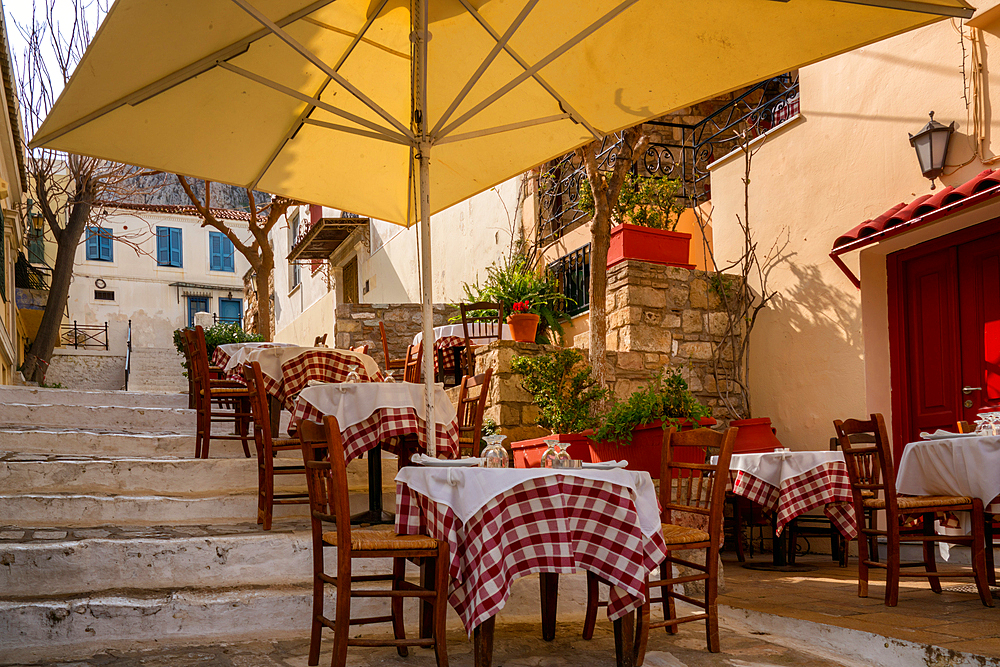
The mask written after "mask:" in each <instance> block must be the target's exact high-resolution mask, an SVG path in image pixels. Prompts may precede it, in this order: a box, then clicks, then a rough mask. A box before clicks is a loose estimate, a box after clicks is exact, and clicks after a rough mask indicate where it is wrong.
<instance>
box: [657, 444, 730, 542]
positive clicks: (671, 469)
mask: <svg viewBox="0 0 1000 667" xmlns="http://www.w3.org/2000/svg"><path fill="white" fill-rule="evenodd" d="M737 431H739V429H737V428H728V429H726V430H725V431H723V432H721V433H720V432H719V431H713V430H711V429H707V428H696V429H693V430H690V431H678V430H677V427H676V426H671V427H670V428H669V429H667V431H666V432H665V433H664V434H663V452H662V455H661V457H660V508H661V513H660V516H661V518H662V520H663V522H664V523H672V521H671V519H672V518H673V517H672V514H673V512H681V513H684V512H687V513H691V514H700V515H702V516H707V517H708V531H707V532H708V534H709V535H710V536H712V544H713V545H715V546H717V545H718V536H719V535H720V534H721V532H722V511H723V507H724V505H725V501H726V484H727V482H728V481H729V461H730V459H731V458H732V456H733V446H734V444H735V443H736V433H737ZM674 447H698V448H701V450H702V451H703V452H704V453H705V457H704V459H703V460H705V461H707V460H708V453H709V451H710V450H716V449H717V450H718V457H719V458H718V460H717V462H716V463H715V464H711V463H682V462H679V461H678V462H675V461H674V460H673V456H672V451H673V448H674Z"/></svg>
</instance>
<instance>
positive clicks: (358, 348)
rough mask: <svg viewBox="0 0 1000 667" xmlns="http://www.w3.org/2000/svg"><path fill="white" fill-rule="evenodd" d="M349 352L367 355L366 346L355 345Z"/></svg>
mask: <svg viewBox="0 0 1000 667" xmlns="http://www.w3.org/2000/svg"><path fill="white" fill-rule="evenodd" d="M351 352H357V353H358V354H368V345H367V344H365V345H355V346H354V347H352V348H351Z"/></svg>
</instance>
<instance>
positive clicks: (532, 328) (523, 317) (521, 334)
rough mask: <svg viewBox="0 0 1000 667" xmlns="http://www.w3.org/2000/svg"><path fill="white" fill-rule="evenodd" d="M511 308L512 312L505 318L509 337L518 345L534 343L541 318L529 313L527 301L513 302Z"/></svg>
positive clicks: (529, 307)
mask: <svg viewBox="0 0 1000 667" xmlns="http://www.w3.org/2000/svg"><path fill="white" fill-rule="evenodd" d="M511 307H512V308H513V311H514V312H512V313H511V314H510V315H508V316H507V327H508V328H509V329H510V337H511V338H512V339H514V340H516V341H517V342H519V343H534V342H535V334H536V333H537V331H538V321H539V320H540V319H541V316H539V315H537V314H535V313H533V312H531V304H530V303H529V302H528V301H515V302H514V304H513V305H512V306H511Z"/></svg>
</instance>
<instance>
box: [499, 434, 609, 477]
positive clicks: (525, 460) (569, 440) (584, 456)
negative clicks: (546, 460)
mask: <svg viewBox="0 0 1000 667" xmlns="http://www.w3.org/2000/svg"><path fill="white" fill-rule="evenodd" d="M592 434H593V431H584V432H583V433H553V434H552V435H547V436H545V437H544V438H531V439H530V440H518V441H517V442H512V443H510V449H511V451H512V452H513V453H514V467H515V468H537V467H539V466H540V465H541V463H542V454H544V453H545V450H546V449H548V446H547V445H546V444H545V441H546V440H558V441H559V442H561V443H563V446H564V447H565V448H566V451H568V452H569V455H570V458H573V459H579V460H581V461H586V462H588V463H589V462H591V461H592V460H594V459H593V458H592V457H591V441H590V438H588V437H587V436H588V435H592Z"/></svg>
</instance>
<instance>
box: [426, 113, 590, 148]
mask: <svg viewBox="0 0 1000 667" xmlns="http://www.w3.org/2000/svg"><path fill="white" fill-rule="evenodd" d="M567 118H569V119H572V116H571V115H570V114H568V113H559V114H555V115H553V116H545V117H544V118H533V119H531V120H522V121H521V122H519V123H508V124H507V125H499V126H497V127H490V128H487V129H484V130H476V131H474V132H465V133H463V134H449V135H448V136H447V137H445V138H444V139H441V140H440V141H438V142H437V144H436V145H437V146H441V145H443V144H450V143H451V142H453V141H464V140H466V139H476V138H479V137H485V136H488V135H491V134H499V133H501V132H510V131H512V130H520V129H523V128H525V127H533V126H535V125H543V124H545V123H554V122H555V121H557V120H566V119H567Z"/></svg>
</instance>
